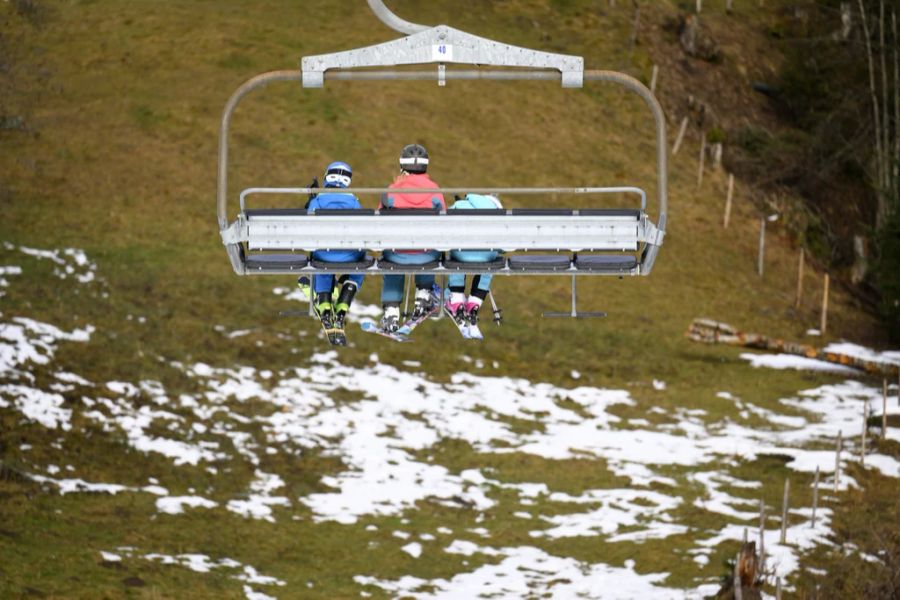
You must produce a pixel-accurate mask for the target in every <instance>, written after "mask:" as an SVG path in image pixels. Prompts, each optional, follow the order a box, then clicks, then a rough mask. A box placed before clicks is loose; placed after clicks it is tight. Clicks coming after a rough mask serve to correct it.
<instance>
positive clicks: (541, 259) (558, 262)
mask: <svg viewBox="0 0 900 600" xmlns="http://www.w3.org/2000/svg"><path fill="white" fill-rule="evenodd" d="M571 266H572V260H571V258H570V257H569V255H568V254H516V255H514V256H510V257H509V268H510V270H511V271H530V272H536V273H554V272H557V271H566V270H568V269H569V268H570V267H571Z"/></svg>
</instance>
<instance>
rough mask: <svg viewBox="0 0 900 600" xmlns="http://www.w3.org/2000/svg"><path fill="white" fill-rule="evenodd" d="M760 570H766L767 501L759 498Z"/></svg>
mask: <svg viewBox="0 0 900 600" xmlns="http://www.w3.org/2000/svg"><path fill="white" fill-rule="evenodd" d="M759 565H760V567H759V570H760V571H763V572H764V571H765V570H766V503H765V502H764V501H763V499H762V498H760V499H759Z"/></svg>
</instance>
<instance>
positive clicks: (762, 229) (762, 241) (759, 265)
mask: <svg viewBox="0 0 900 600" xmlns="http://www.w3.org/2000/svg"><path fill="white" fill-rule="evenodd" d="M765 252H766V218H765V217H760V219H759V255H758V257H757V259H756V272H757V273H759V276H760V277H762V276H763V256H764V255H765Z"/></svg>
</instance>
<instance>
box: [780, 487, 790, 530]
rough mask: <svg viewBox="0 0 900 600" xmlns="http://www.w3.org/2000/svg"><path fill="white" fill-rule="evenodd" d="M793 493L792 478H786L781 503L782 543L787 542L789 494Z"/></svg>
mask: <svg viewBox="0 0 900 600" xmlns="http://www.w3.org/2000/svg"><path fill="white" fill-rule="evenodd" d="M790 493H791V480H790V479H785V480H784V500H783V501H782V504H781V543H782V544H784V543H785V542H787V518H788V496H789V495H790Z"/></svg>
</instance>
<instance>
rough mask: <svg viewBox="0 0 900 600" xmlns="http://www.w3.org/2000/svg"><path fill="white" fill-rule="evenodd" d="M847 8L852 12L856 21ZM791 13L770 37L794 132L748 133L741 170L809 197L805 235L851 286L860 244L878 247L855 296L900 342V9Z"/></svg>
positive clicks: (831, 7)
mask: <svg viewBox="0 0 900 600" xmlns="http://www.w3.org/2000/svg"><path fill="white" fill-rule="evenodd" d="M842 5H844V6H849V7H850V9H851V10H850V12H849V13H846V12H844V13H843V15H844V16H846V17H849V19H850V20H849V22H845V25H842V22H841V17H842ZM860 5H862V6H863V7H864V8H865V10H866V13H865V18H864V19H863V18H861V14H860V12H859V11H860ZM791 10H792V11H793V15H791V16H787V15H786V18H785V19H784V20H783V22H782V23H781V24H780V26H778V27H772V28H771V30H770V32H769V33H770V35H771V36H772V38H773V44H775V45H776V46H778V47H779V48H781V49H782V50H783V52H784V60H783V63H782V66H781V67H780V69H779V72H778V75H777V77H776V78H774V79H773V80H771V81H767V82H765V83H766V84H767V86H766V93H767V94H768V95H769V97H770V101H771V105H772V107H773V108H774V109H775V110H777V111H778V114H779V116H780V117H781V118H782V119H783V122H784V123H786V124H788V125H789V127H781V128H773V129H766V128H764V127H759V126H753V125H751V126H745V127H742V128H739V129H738V131H737V135H736V136H735V137H736V139H735V142H736V143H737V146H738V148H739V152H738V154H737V156H738V160H737V161H735V162H736V163H737V164H735V167H736V168H738V170H739V172H741V173H742V174H743V175H744V176H745V177H753V178H754V179H755V180H756V181H757V182H758V183H759V184H761V185H762V186H764V187H765V188H767V189H768V190H769V191H770V192H772V193H777V192H778V190H780V189H785V188H787V189H789V190H792V191H793V192H794V193H797V194H799V196H800V197H801V198H802V200H803V202H802V203H800V204H798V205H796V209H797V211H798V213H799V214H798V215H797V223H796V235H797V237H798V239H799V240H800V241H801V242H802V243H803V244H804V245H805V246H806V247H807V248H809V249H810V250H811V251H812V253H813V254H814V255H815V256H816V257H817V260H819V261H820V262H821V263H822V264H823V265H824V266H825V267H827V268H829V269H831V270H832V271H835V272H838V273H844V278H846V279H849V278H850V277H848V274H849V273H850V271H851V268H852V266H853V264H854V261H855V260H856V259H855V256H854V248H853V236H862V237H864V238H865V239H866V240H867V244H868V246H869V248H868V249H867V254H868V258H869V261H870V262H871V263H872V264H871V267H872V268H870V269H869V271H868V272H867V273H866V274H865V277H863V278H861V280H860V281H856V282H855V284H856V285H855V288H856V289H855V293H856V294H857V295H858V296H859V298H860V299H861V300H862V301H863V302H865V303H867V304H868V305H869V306H871V307H875V306H877V308H878V310H879V312H880V313H881V316H882V318H883V319H884V321H885V324H886V325H887V327H888V330H889V332H890V335H891V336H892V338H893V339H894V340H895V341H896V340H900V264H898V261H900V246H898V245H900V241H898V240H900V233H898V219H900V216H898V215H900V178H898V175H897V173H898V171H897V168H898V167H897V165H898V164H900V145H898V142H897V139H898V137H900V129H898V128H900V122H898V121H900V103H898V101H897V97H898V94H900V82H898V80H897V77H898V73H900V72H898V66H897V61H898V54H897V51H898V50H897V49H898V47H900V42H898V39H897V24H896V18H897V14H896V13H897V12H898V11H900V2H896V1H895V0H884V1H880V2H876V1H873V0H868V1H866V2H862V3H859V2H851V3H842V2H839V1H837V0H826V1H819V0H816V1H805V2H795V3H792V6H791ZM882 11H883V12H882ZM867 37H868V42H867ZM870 61H871V62H870ZM873 86H874V89H873ZM873 101H874V103H875V106H873ZM876 111H877V114H876Z"/></svg>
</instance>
